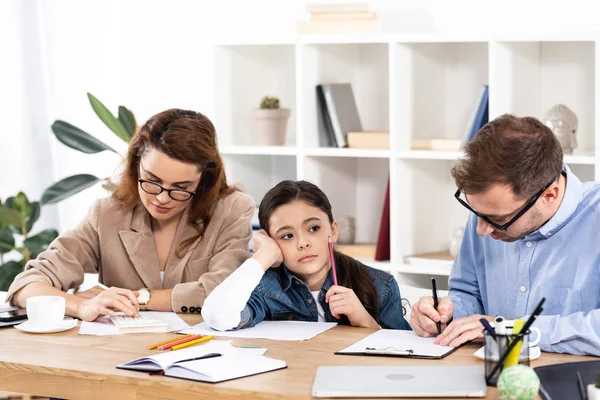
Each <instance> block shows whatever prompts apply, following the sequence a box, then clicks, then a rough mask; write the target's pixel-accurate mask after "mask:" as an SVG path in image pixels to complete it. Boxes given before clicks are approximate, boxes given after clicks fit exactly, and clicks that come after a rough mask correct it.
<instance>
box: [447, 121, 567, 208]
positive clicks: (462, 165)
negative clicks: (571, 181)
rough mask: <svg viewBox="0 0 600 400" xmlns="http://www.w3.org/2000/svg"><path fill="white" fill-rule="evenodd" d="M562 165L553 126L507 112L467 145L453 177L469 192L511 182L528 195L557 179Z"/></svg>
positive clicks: (523, 195) (522, 195)
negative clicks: (551, 127)
mask: <svg viewBox="0 0 600 400" xmlns="http://www.w3.org/2000/svg"><path fill="white" fill-rule="evenodd" d="M562 166H563V151H562V148H561V147H560V143H559V141H558V140H557V139H556V137H555V136H554V134H553V133H552V131H551V130H550V128H548V127H547V126H546V125H544V124H543V123H541V122H540V121H539V120H538V119H536V118H533V117H522V118H519V117H516V116H514V115H510V114H504V115H502V116H500V117H498V118H496V119H494V120H493V121H490V122H488V123H487V124H486V125H485V126H484V127H483V128H481V129H480V130H479V132H478V133H477V135H476V136H475V138H474V139H473V140H472V141H471V142H469V143H468V144H467V146H466V147H465V157H464V158H463V159H461V160H459V161H458V162H457V163H456V165H455V166H454V167H453V168H452V176H453V177H454V180H455V181H456V185H457V186H458V188H459V189H460V190H461V191H462V192H463V193H466V194H478V193H483V192H485V191H487V190H488V189H489V188H490V186H491V185H493V184H495V183H500V184H506V185H510V187H511V189H512V191H513V193H514V194H515V196H517V197H518V198H527V197H530V196H533V194H534V193H536V192H537V191H539V190H540V189H541V188H543V187H544V185H546V184H547V183H548V182H549V181H551V180H552V179H555V178H558V177H559V176H560V173H561V171H562Z"/></svg>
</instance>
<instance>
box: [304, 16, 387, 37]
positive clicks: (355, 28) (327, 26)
mask: <svg viewBox="0 0 600 400" xmlns="http://www.w3.org/2000/svg"><path fill="white" fill-rule="evenodd" d="M382 30H383V27H382V24H381V21H379V20H378V19H356V20H341V19H340V20H309V21H299V22H298V23H297V31H298V34H300V35H332V34H361V33H381V32H382Z"/></svg>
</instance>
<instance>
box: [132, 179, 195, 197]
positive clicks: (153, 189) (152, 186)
mask: <svg viewBox="0 0 600 400" xmlns="http://www.w3.org/2000/svg"><path fill="white" fill-rule="evenodd" d="M138 182H139V183H140V187H141V188H142V190H143V191H144V192H146V193H148V194H152V195H155V196H157V195H159V194H161V193H162V192H167V194H168V195H169V197H170V198H172V199H173V200H175V201H186V200H189V199H191V198H192V197H193V196H195V195H196V192H190V191H187V190H183V189H165V188H164V187H162V186H160V185H159V184H158V183H154V182H152V181H147V180H145V179H138Z"/></svg>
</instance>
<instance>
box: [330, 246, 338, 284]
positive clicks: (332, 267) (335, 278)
mask: <svg viewBox="0 0 600 400" xmlns="http://www.w3.org/2000/svg"><path fill="white" fill-rule="evenodd" d="M328 240H329V259H330V260H331V273H332V274H333V284H334V285H337V284H338V281H337V274H336V273H335V260H334V259H333V242H332V241H331V236H328Z"/></svg>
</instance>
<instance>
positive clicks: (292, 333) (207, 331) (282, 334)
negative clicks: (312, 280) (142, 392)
mask: <svg viewBox="0 0 600 400" xmlns="http://www.w3.org/2000/svg"><path fill="white" fill-rule="evenodd" d="M336 325H337V324H336V323H335V322H304V321H263V322H261V323H259V324H257V325H256V326H254V327H252V328H248V329H240V330H238V331H225V332H220V331H217V330H214V329H212V328H211V327H210V326H208V324H206V323H205V322H202V323H200V324H198V325H194V326H193V327H191V328H190V329H186V330H184V331H182V332H181V333H191V334H201V335H212V336H226V337H234V338H246V339H271V340H309V339H312V338H313V337H315V336H317V335H318V334H320V333H323V332H325V331H326V330H328V329H331V328H333V327H334V326H336Z"/></svg>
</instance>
